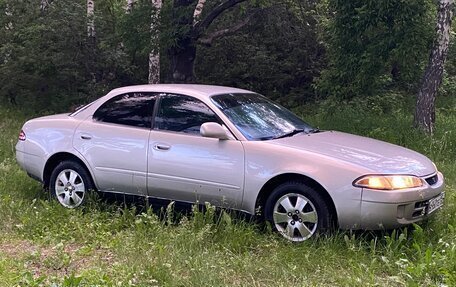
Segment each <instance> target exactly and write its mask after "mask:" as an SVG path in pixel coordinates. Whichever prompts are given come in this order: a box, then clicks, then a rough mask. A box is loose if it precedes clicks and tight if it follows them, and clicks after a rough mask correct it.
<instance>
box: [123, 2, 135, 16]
mask: <svg viewBox="0 0 456 287" xmlns="http://www.w3.org/2000/svg"><path fill="white" fill-rule="evenodd" d="M134 3H135V1H134V0H127V6H126V7H125V10H126V11H127V14H129V13H131V10H132V9H133V4H134Z"/></svg>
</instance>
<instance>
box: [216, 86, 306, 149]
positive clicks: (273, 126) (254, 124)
mask: <svg viewBox="0 0 456 287" xmlns="http://www.w3.org/2000/svg"><path fill="white" fill-rule="evenodd" d="M211 100H212V102H213V103H214V104H215V105H216V106H217V107H218V108H219V109H220V110H221V111H222V112H223V113H224V114H225V115H226V116H227V117H228V118H229V119H230V121H231V122H232V123H233V124H234V125H235V126H236V127H237V128H238V129H239V131H240V132H241V133H242V134H243V135H244V136H245V137H246V138H247V139H248V140H270V139H277V138H282V137H286V136H293V135H295V134H297V133H300V132H304V133H310V132H314V131H315V130H314V129H313V128H312V127H311V126H309V125H308V124H306V123H305V122H303V121H302V120H301V119H300V118H298V117H297V116H296V115H294V114H293V113H292V112H290V111H289V110H287V109H285V108H284V107H282V106H279V105H277V104H275V103H274V102H272V101H270V100H268V99H266V98H265V97H263V96H261V95H258V94H222V95H216V96H212V97H211Z"/></svg>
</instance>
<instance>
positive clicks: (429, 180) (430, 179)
mask: <svg viewBox="0 0 456 287" xmlns="http://www.w3.org/2000/svg"><path fill="white" fill-rule="evenodd" d="M438 180H439V177H438V176H437V174H436V175H433V176H431V177H428V178H426V179H425V181H426V182H427V183H428V184H429V185H434V184H436V183H437V181H438Z"/></svg>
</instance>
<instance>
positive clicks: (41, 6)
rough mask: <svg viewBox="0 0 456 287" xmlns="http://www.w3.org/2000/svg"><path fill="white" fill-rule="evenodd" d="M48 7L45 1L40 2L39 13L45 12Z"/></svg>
mask: <svg viewBox="0 0 456 287" xmlns="http://www.w3.org/2000/svg"><path fill="white" fill-rule="evenodd" d="M48 5H49V2H48V1H47V0H41V3H40V10H41V12H43V11H44V10H46V8H47V6H48Z"/></svg>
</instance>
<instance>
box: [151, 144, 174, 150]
mask: <svg viewBox="0 0 456 287" xmlns="http://www.w3.org/2000/svg"><path fill="white" fill-rule="evenodd" d="M170 148H171V147H170V146H169V145H166V144H155V145H154V149H155V150H169V149H170Z"/></svg>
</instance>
